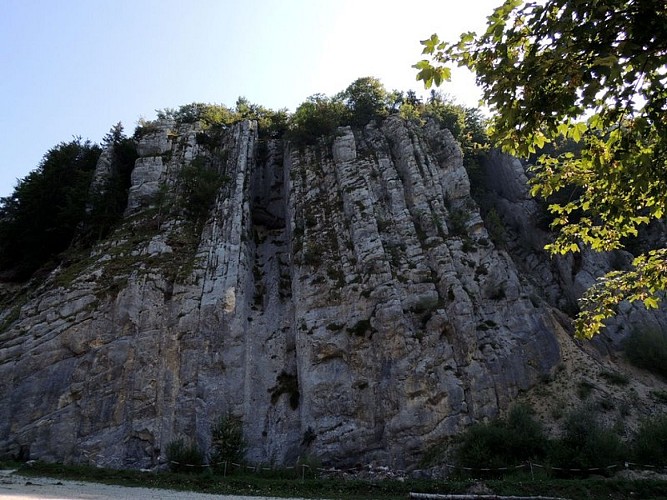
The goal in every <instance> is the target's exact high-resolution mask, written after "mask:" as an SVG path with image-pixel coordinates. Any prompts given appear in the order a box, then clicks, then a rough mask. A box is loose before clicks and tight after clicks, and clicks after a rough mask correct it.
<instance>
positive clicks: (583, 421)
mask: <svg viewBox="0 0 667 500" xmlns="http://www.w3.org/2000/svg"><path fill="white" fill-rule="evenodd" d="M622 458H623V445H622V443H621V440H620V438H619V437H618V436H617V435H616V434H615V433H614V432H613V431H612V430H609V429H606V428H604V427H603V426H602V425H601V424H600V422H599V421H598V419H597V417H596V415H595V413H594V412H593V410H592V409H591V408H588V407H585V408H582V409H579V410H575V411H573V412H571V413H570V414H569V415H568V416H567V418H566V420H565V423H564V426H563V436H562V437H561V439H559V440H557V441H555V442H554V443H553V445H552V448H551V450H550V453H549V462H550V463H551V465H553V466H557V467H562V468H565V469H591V468H602V467H606V466H609V465H613V464H615V463H617V462H619V461H621V460H622Z"/></svg>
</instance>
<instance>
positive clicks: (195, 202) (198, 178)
mask: <svg viewBox="0 0 667 500" xmlns="http://www.w3.org/2000/svg"><path fill="white" fill-rule="evenodd" d="M180 180H181V183H182V189H183V198H184V201H185V209H186V212H187V215H188V217H190V218H191V219H192V220H193V221H194V222H202V220H203V219H204V218H205V217H206V216H207V215H208V212H209V210H210V209H211V207H212V206H213V203H214V202H215V198H216V196H217V194H218V190H219V189H220V188H221V187H222V185H223V184H224V178H223V176H221V175H220V174H219V173H218V172H217V171H216V170H215V169H213V168H212V167H211V166H209V165H208V164H207V162H206V160H204V158H202V157H197V158H195V159H194V160H192V162H191V163H190V164H189V165H186V166H185V167H183V169H182V170H181V172H180Z"/></svg>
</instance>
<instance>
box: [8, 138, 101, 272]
mask: <svg viewBox="0 0 667 500" xmlns="http://www.w3.org/2000/svg"><path fill="white" fill-rule="evenodd" d="M100 151H101V150H100V148H99V146H97V145H95V144H91V143H90V141H81V139H80V138H75V139H74V140H72V141H70V142H67V143H64V142H63V143H61V144H58V145H57V146H55V147H53V148H51V149H50V150H49V151H48V152H47V153H46V154H45V155H44V158H43V159H42V161H41V163H40V164H39V167H38V168H37V169H35V170H33V171H32V172H30V173H29V174H28V175H27V176H26V177H25V178H24V179H22V180H21V181H20V182H19V183H18V185H17V186H16V188H15V189H14V192H13V193H12V194H11V196H8V197H5V198H2V199H0V271H2V272H3V274H4V275H5V277H6V278H7V279H12V280H16V281H23V280H26V279H28V278H30V276H31V275H32V274H33V273H34V272H35V271H36V270H37V269H39V268H40V267H41V266H43V265H45V264H47V263H48V262H49V260H51V259H54V258H55V257H57V255H58V254H59V253H61V252H62V251H63V250H66V249H67V248H68V247H69V246H70V245H71V243H72V240H73V239H74V237H75V235H76V234H77V231H78V230H79V227H80V224H81V222H82V221H83V220H84V218H85V210H86V203H87V200H88V194H89V190H90V182H91V179H92V175H93V172H94V170H95V165H96V164H97V159H98V158H99V155H100Z"/></svg>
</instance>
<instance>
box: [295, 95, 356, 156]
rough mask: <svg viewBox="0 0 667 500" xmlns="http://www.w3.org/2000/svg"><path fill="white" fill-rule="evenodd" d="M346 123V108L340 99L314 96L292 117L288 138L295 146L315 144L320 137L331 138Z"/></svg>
mask: <svg viewBox="0 0 667 500" xmlns="http://www.w3.org/2000/svg"><path fill="white" fill-rule="evenodd" d="M346 121H347V108H346V107H345V105H344V104H343V102H342V101H341V100H340V99H331V98H329V97H327V96H325V95H322V94H315V95H313V96H310V97H309V98H308V99H307V100H306V102H304V103H302V104H301V105H300V106H299V107H298V108H297V109H296V111H295V112H294V114H293V115H292V117H291V120H290V130H289V138H290V140H291V141H292V142H294V143H295V144H297V145H306V144H315V143H316V142H317V139H319V138H320V137H333V135H334V134H335V132H336V129H337V128H338V127H339V126H341V125H343V124H344V123H345V122H346Z"/></svg>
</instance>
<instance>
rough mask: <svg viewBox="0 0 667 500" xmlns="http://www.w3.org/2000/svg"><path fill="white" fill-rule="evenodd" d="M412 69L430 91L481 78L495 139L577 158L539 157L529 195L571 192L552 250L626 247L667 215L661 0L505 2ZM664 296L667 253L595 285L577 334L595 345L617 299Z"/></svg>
mask: <svg viewBox="0 0 667 500" xmlns="http://www.w3.org/2000/svg"><path fill="white" fill-rule="evenodd" d="M422 44H423V45H424V49H423V53H424V54H426V55H428V56H429V59H424V60H422V61H420V62H418V63H417V64H416V65H415V68H417V69H418V70H419V73H418V75H417V79H418V80H422V81H423V82H424V84H425V85H426V87H427V88H429V87H430V86H431V85H433V84H436V85H440V84H441V83H442V82H443V81H446V80H449V78H450V68H449V67H447V66H446V65H447V64H448V63H455V64H458V65H459V66H466V67H468V68H469V69H471V70H472V71H473V72H475V74H476V78H477V84H478V85H479V86H480V87H481V89H482V92H483V98H484V100H485V101H486V102H487V104H488V105H489V107H490V108H491V111H492V112H493V117H492V122H491V127H490V131H491V137H492V139H493V140H494V141H495V143H496V144H498V145H500V146H501V147H502V149H503V150H504V151H506V152H508V153H511V154H514V155H518V156H524V157H525V156H527V155H529V154H531V153H535V151H536V150H538V149H541V148H542V147H543V146H544V145H545V144H548V143H551V142H554V141H556V140H558V139H562V138H567V139H573V140H575V141H576V142H581V153H580V154H579V155H575V154H572V153H569V152H568V153H564V154H561V155H560V156H558V157H552V156H548V155H542V156H541V157H540V158H539V160H538V161H537V163H536V165H535V167H534V169H533V177H532V180H531V190H532V193H533V195H536V196H541V197H545V198H546V197H549V196H551V195H554V194H556V193H559V192H561V191H563V190H565V189H570V190H572V188H575V189H578V190H579V191H580V192H581V195H580V196H579V197H577V198H575V199H570V200H569V201H566V202H562V203H553V204H551V205H550V207H549V209H550V211H551V212H552V213H553V214H554V215H555V216H556V217H555V219H554V221H553V223H552V227H553V228H554V229H556V230H557V231H558V232H557V236H556V239H555V241H554V242H553V243H552V244H550V245H548V246H547V249H548V250H549V251H550V252H552V253H554V254H566V253H569V252H578V251H580V250H581V247H582V245H589V246H590V247H591V248H592V249H593V250H596V251H608V250H614V249H619V248H623V246H624V242H626V241H627V240H628V238H632V237H636V236H637V233H638V230H639V229H640V226H641V225H644V224H647V223H649V222H650V221H651V220H654V219H661V218H662V217H663V216H664V215H665V213H667V196H665V193H667V3H665V2H664V0H598V1H596V2H588V1H583V0H576V1H572V0H544V1H543V2H539V3H537V2H529V3H526V4H525V5H524V4H523V2H521V1H520V0H506V1H505V2H504V3H503V4H502V5H501V6H500V7H498V8H497V9H495V11H494V12H493V14H492V15H491V16H490V17H489V18H488V24H487V29H486V31H485V32H484V33H482V34H481V35H476V34H474V33H464V34H462V35H461V36H460V39H459V41H458V42H456V43H446V42H442V41H440V40H439V38H438V36H437V35H433V36H431V38H429V39H428V40H424V41H422ZM666 289H667V248H654V249H651V250H649V251H647V252H645V253H642V254H640V255H638V256H636V258H635V259H634V261H633V267H632V269H629V270H627V271H616V272H612V273H609V274H607V275H606V276H604V277H602V278H601V279H599V280H598V282H597V283H596V284H595V285H594V286H593V287H591V288H590V289H589V290H588V291H587V292H586V293H585V294H584V296H583V297H582V299H581V300H580V306H581V311H580V313H579V315H578V317H577V319H576V320H575V326H576V330H577V334H578V335H579V336H581V337H587V338H591V337H592V336H593V335H595V334H597V333H599V332H600V330H601V328H603V327H604V321H605V320H606V319H607V318H609V317H611V316H613V315H614V314H615V310H616V307H617V306H618V304H619V303H620V302H621V301H623V300H629V301H642V302H643V303H644V305H645V306H646V307H647V308H657V307H658V305H659V301H660V296H661V293H663V292H664V291H665V290H666Z"/></svg>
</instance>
